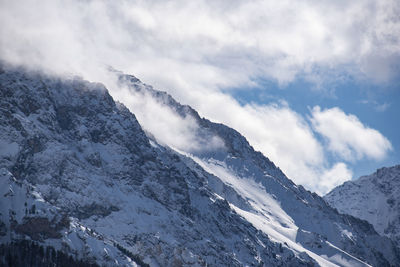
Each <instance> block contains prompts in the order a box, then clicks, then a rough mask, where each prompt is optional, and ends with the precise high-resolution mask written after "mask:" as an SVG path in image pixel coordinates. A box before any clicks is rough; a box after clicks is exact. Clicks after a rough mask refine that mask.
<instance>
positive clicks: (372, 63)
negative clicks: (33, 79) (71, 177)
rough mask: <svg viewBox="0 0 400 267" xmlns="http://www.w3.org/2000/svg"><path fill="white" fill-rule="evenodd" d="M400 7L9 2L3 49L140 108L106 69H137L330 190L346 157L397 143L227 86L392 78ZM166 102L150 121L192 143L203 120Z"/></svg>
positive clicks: (377, 154) (331, 116)
mask: <svg viewBox="0 0 400 267" xmlns="http://www.w3.org/2000/svg"><path fill="white" fill-rule="evenodd" d="M399 13H400V4H399V2H398V1H396V0H383V1H372V0H370V1H363V0H356V1H351V2H349V1H335V2H332V1H316V0H308V1H301V2H299V1H287V0H283V1H239V0H235V1H225V0H219V1H212V2H209V1H195V2H192V1H182V0H176V1H157V0H154V1H127V0H125V1H123V0H122V1H90V0H88V1H67V0H40V1H39V0H27V1H19V0H16V1H0V24H1V25H2V26H1V27H0V37H1V38H0V56H1V59H2V60H5V61H7V62H11V63H14V64H24V65H28V66H30V67H32V68H38V67H39V68H43V69H45V70H46V71H51V72H55V73H74V74H75V73H77V74H81V75H82V76H83V77H85V78H86V79H89V80H93V81H101V82H103V83H105V84H106V85H107V86H108V87H110V88H111V89H112V90H111V93H112V95H113V96H115V97H116V98H117V99H119V100H120V101H121V102H123V103H127V104H128V106H129V104H131V105H132V104H133V102H132V103H131V102H129V101H131V100H130V99H131V98H132V96H130V95H128V94H122V93H121V92H118V91H117V90H116V88H115V87H113V83H112V82H111V81H110V80H109V79H108V78H107V77H108V76H107V75H106V71H105V68H104V67H105V66H108V65H111V66H113V67H114V68H116V69H120V70H122V71H124V72H127V73H133V74H135V75H136V76H138V77H140V78H141V79H142V80H144V81H146V82H147V83H149V84H152V85H154V86H155V87H156V88H158V89H162V90H166V91H168V92H169V93H171V94H172V95H173V96H174V97H175V98H177V99H178V100H179V101H180V102H182V103H187V104H190V105H192V106H193V107H194V108H196V109H197V110H198V111H199V112H200V114H202V115H203V116H206V117H208V118H210V119H212V120H214V121H218V122H223V123H225V124H227V125H229V126H231V127H233V128H235V129H237V130H239V131H240V132H241V133H243V134H244V135H245V136H246V137H247V138H248V139H249V141H250V143H251V144H252V145H254V147H255V148H256V149H258V150H260V151H262V152H263V153H264V154H265V155H267V156H268V157H269V158H271V160H273V161H274V162H275V163H276V164H277V165H278V166H280V167H281V168H282V169H283V170H284V171H285V172H286V173H287V174H288V176H289V177H290V178H292V179H293V180H294V181H295V182H297V183H301V184H303V185H305V186H306V187H307V188H309V189H311V190H314V191H317V192H319V193H324V192H326V191H327V190H328V189H330V188H331V187H332V186H334V185H336V184H337V183H339V182H342V181H344V180H346V179H350V178H351V171H350V170H349V168H348V166H347V165H346V162H348V161H352V160H358V159H360V158H363V157H365V158H372V159H381V158H383V157H385V155H386V154H387V153H388V151H389V150H390V148H391V146H390V143H389V141H388V140H386V139H385V138H384V137H383V136H382V135H381V134H380V133H379V132H377V131H376V130H373V129H370V128H368V127H367V126H364V125H363V124H362V123H361V122H360V121H359V120H358V119H357V118H356V117H355V116H353V115H346V114H345V113H344V112H343V111H341V110H340V109H338V108H334V109H328V110H322V111H321V110H320V109H319V108H318V107H315V108H313V109H312V110H311V114H310V118H311V119H310V120H309V119H308V118H305V117H303V116H302V115H300V114H298V113H296V112H295V111H293V110H292V109H291V108H290V107H289V106H288V105H287V104H285V103H273V104H267V105H255V104H246V105H240V104H239V103H238V102H237V101H236V100H235V99H233V98H232V97H231V96H229V95H228V94H226V93H224V92H226V91H228V92H229V88H233V87H234V88H239V87H257V86H260V85H259V84H258V83H257V81H258V80H259V79H270V80H274V81H277V82H278V83H279V84H281V85H285V84H287V83H290V82H292V81H294V80H296V78H297V77H299V76H301V77H302V78H304V79H305V80H308V81H310V82H312V83H314V84H316V85H317V87H318V86H321V84H322V85H323V84H324V82H326V81H333V80H341V79H346V77H349V76H350V77H353V78H355V79H367V80H371V81H374V82H377V83H379V82H387V81H389V80H390V79H392V78H393V77H394V76H396V74H398V70H399V62H400V19H399V16H398V14H399ZM222 90H223V91H222ZM146 103H150V102H146ZM135 105H140V103H138V102H136V103H135ZM152 105H153V104H151V105H150V104H149V105H148V104H143V103H142V106H141V107H142V108H143V109H147V108H149V107H152ZM157 108H159V109H160V110H159V112H161V114H163V115H165V116H163V117H162V118H161V119H160V120H159V123H160V125H158V126H157V125H152V124H151V123H150V122H149V121H150V120H151V118H148V117H146V116H143V117H142V119H141V123H142V124H143V125H144V126H145V128H148V129H149V130H151V131H153V132H158V130H157V129H161V130H159V131H160V132H164V133H165V132H166V131H167V130H168V125H167V124H166V123H165V121H167V122H169V123H173V124H174V129H175V128H176V129H178V130H177V131H176V132H173V133H172V132H171V134H170V135H168V136H166V137H165V140H164V142H166V143H169V144H171V145H173V146H176V147H179V146H180V147H182V146H184V144H185V143H187V144H190V143H192V142H191V141H192V140H193V139H192V137H191V136H190V133H191V132H192V131H191V130H190V129H191V128H193V127H196V125H193V124H192V122H190V121H184V122H181V121H179V120H175V117H174V115H173V114H170V113H168V112H163V111H164V110H163V107H156V106H154V107H153V109H157ZM162 119H164V120H165V121H164V122H163V121H162ZM338 125H339V126H340V127H338ZM331 129H334V130H335V131H334V132H333V131H332V132H331ZM333 133H335V134H338V135H339V136H336V135H333ZM176 135H179V136H181V139H180V140H186V142H183V143H182V144H181V143H177V141H176V140H177V139H176V138H174V136H176ZM359 135H361V136H362V138H360V139H358V138H357V136H359ZM319 136H323V137H324V138H325V140H327V142H326V143H325V142H320V139H319ZM355 136H356V137H355ZM326 144H327V145H326ZM366 144H367V148H362V146H364V145H366ZM191 149H195V148H191ZM330 153H334V154H335V155H336V156H337V162H330V161H329V160H327V157H328V156H329V155H330Z"/></svg>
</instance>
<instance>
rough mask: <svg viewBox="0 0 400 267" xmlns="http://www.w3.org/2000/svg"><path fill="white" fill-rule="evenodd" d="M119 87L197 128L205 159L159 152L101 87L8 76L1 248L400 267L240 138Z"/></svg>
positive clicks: (372, 235)
mask: <svg viewBox="0 0 400 267" xmlns="http://www.w3.org/2000/svg"><path fill="white" fill-rule="evenodd" d="M117 75H118V77H119V85H120V86H121V87H127V88H128V89H129V90H130V92H131V93H132V97H140V95H144V94H146V95H148V96H149V97H151V98H152V99H154V100H155V101H157V103H159V104H162V105H164V106H165V107H167V108H168V109H170V110H171V111H173V112H175V113H176V114H178V115H179V116H180V117H181V118H186V117H191V118H192V119H193V121H194V122H195V123H196V125H197V126H196V128H195V131H194V134H195V137H196V140H200V143H201V144H203V145H204V146H206V147H207V149H195V150H193V149H191V150H187V151H185V150H184V149H183V150H182V149H180V150H179V151H177V150H174V149H173V147H169V146H168V144H165V143H163V144H160V142H159V139H160V138H159V137H158V136H157V134H155V133H153V134H154V135H152V133H151V132H150V133H149V132H147V133H146V132H144V130H143V129H142V127H141V125H140V124H139V122H138V120H137V119H136V117H135V115H133V114H132V113H131V112H130V111H129V110H128V109H127V108H126V107H125V106H123V105H122V104H119V103H116V102H114V100H113V99H112V97H111V96H110V95H109V93H108V92H107V90H106V88H105V87H104V86H102V85H101V84H95V83H89V82H87V81H84V80H82V79H79V78H63V79H61V78H57V77H50V76H46V75H43V74H40V73H32V72H27V71H25V70H23V69H15V68H10V67H6V66H2V67H1V68H0V183H1V185H0V191H1V195H0V197H1V203H0V213H1V214H0V241H1V243H3V244H6V243H8V242H11V241H13V240H20V239H31V240H34V241H37V242H39V243H40V244H42V245H48V246H53V247H54V248H56V249H57V250H61V251H63V253H67V254H69V255H73V256H74V257H77V258H84V259H85V260H87V261H89V262H97V263H98V264H105V265H112V266H114V265H131V266H136V265H140V266H146V265H147V264H148V265H151V266H206V265H208V266H315V265H322V266H335V265H340V266H365V265H367V263H369V264H372V265H375V266H389V265H396V263H398V262H400V258H399V254H398V251H397V249H396V247H395V246H394V245H393V243H392V242H391V241H390V240H389V239H388V238H385V237H381V236H379V235H378V234H377V233H376V232H375V230H374V229H373V228H372V226H371V225H369V224H368V223H366V222H365V221H361V220H359V219H356V218H354V217H352V216H349V215H341V214H339V213H337V211H336V210H334V209H332V208H330V206H328V205H327V204H326V203H325V201H324V200H323V199H322V198H320V197H318V196H317V195H315V194H312V193H310V192H308V191H306V190H305V189H304V188H302V187H301V186H296V185H295V184H293V182H291V181H290V180H289V179H288V178H287V177H286V176H285V175H284V174H283V173H282V171H280V170H279V168H277V167H276V166H275V165H274V164H273V163H272V162H271V161H269V160H268V159H267V158H266V157H264V156H263V155H262V154H261V153H259V152H255V151H254V150H253V148H252V147H251V146H250V145H249V144H248V142H247V141H246V139H245V138H244V137H243V136H241V135H240V134H239V133H238V132H236V131H235V130H233V129H230V128H229V127H227V126H224V125H222V124H215V123H212V122H210V121H208V120H206V119H202V118H200V117H199V115H198V114H197V112H196V111H194V110H193V109H192V108H190V107H188V106H182V105H180V104H179V103H177V102H176V101H175V100H174V99H173V98H172V97H170V96H169V95H167V94H165V93H162V92H159V91H155V90H154V89H152V88H151V87H149V86H146V85H144V84H142V83H141V82H140V81H139V80H138V79H136V78H135V77H133V76H129V75H123V74H120V73H117ZM129 108H130V110H131V111H133V112H134V113H136V111H135V106H129ZM137 112H138V114H139V113H141V112H143V110H142V111H140V110H137ZM139 121H140V117H139ZM207 140H208V141H210V140H218V142H217V143H219V145H218V146H207V142H208V141H207Z"/></svg>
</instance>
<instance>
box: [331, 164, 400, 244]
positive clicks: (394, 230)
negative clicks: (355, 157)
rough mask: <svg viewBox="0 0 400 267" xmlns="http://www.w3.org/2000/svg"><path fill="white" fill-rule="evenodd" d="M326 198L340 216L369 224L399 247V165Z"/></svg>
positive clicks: (384, 169)
mask: <svg viewBox="0 0 400 267" xmlns="http://www.w3.org/2000/svg"><path fill="white" fill-rule="evenodd" d="M324 198H325V199H326V200H327V201H328V202H329V203H330V204H331V205H332V206H333V207H335V208H337V209H338V211H339V212H341V213H345V214H350V215H353V216H355V217H358V218H361V219H363V220H366V221H368V222H369V223H371V224H372V225H373V226H374V228H375V229H376V231H377V232H378V233H380V234H381V235H384V236H388V237H390V238H392V239H393V240H394V241H395V242H396V243H397V245H398V246H399V247H400V165H397V166H393V167H389V168H381V169H379V170H377V171H376V172H375V173H373V174H371V175H367V176H362V177H360V178H359V179H357V180H355V181H349V182H346V183H344V184H343V185H340V186H338V187H336V188H334V189H333V190H332V191H331V192H329V193H328V194H327V195H326V196H325V197H324Z"/></svg>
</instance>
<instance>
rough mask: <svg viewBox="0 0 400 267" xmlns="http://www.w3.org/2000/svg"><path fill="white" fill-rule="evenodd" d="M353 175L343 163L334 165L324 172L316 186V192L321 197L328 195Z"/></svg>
mask: <svg viewBox="0 0 400 267" xmlns="http://www.w3.org/2000/svg"><path fill="white" fill-rule="evenodd" d="M352 176H353V174H352V171H351V170H349V169H348V167H347V165H346V164H345V163H343V162H339V163H336V164H335V165H334V166H333V167H332V168H331V169H329V170H326V171H325V172H324V173H323V174H322V175H321V177H320V181H319V183H317V185H316V187H317V188H316V191H317V192H318V193H320V194H322V195H324V194H325V193H328V192H329V191H330V190H332V189H333V188H335V187H336V186H338V185H340V184H342V183H344V182H346V181H348V180H350V179H351V178H352Z"/></svg>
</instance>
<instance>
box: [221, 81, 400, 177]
mask: <svg viewBox="0 0 400 267" xmlns="http://www.w3.org/2000/svg"><path fill="white" fill-rule="evenodd" d="M259 84H260V86H258V87H256V88H251V90H249V88H235V89H234V90H230V91H229V92H230V93H231V94H232V96H233V97H234V98H235V99H237V100H238V101H239V102H240V103H241V104H242V105H243V104H246V103H249V102H254V103H257V104H260V105H262V104H268V103H271V102H276V101H279V100H284V101H286V102H287V103H288V105H289V106H290V107H291V108H292V109H293V110H295V111H296V112H298V113H300V114H302V115H303V116H304V117H307V116H310V107H313V106H317V105H319V106H320V107H321V108H332V107H339V108H340V109H342V110H343V111H345V112H346V113H350V114H354V115H356V116H357V117H358V118H359V119H360V121H362V122H363V123H364V124H365V125H367V126H368V127H371V128H374V129H377V130H379V132H381V133H382V134H383V135H384V136H386V137H387V138H388V139H389V141H390V142H391V144H392V147H393V149H392V150H391V151H390V152H388V153H387V156H386V157H385V158H383V159H381V160H371V159H363V160H359V161H356V162H354V163H351V162H350V163H348V164H350V165H351V167H352V170H353V178H357V177H360V176H362V175H367V174H370V173H372V172H374V171H375V170H376V169H378V168H381V167H383V166H386V167H388V166H393V165H397V164H400V154H399V151H400V134H399V133H400V117H399V115H400V106H399V103H400V75H399V77H395V78H393V79H392V80H390V81H388V82H385V83H383V84H380V83H376V82H373V81H360V80H354V79H351V78H350V79H346V80H345V81H341V82H340V83H334V84H325V85H324V88H315V85H314V84H312V83H310V82H307V81H304V80H302V79H301V78H298V79H296V80H295V81H293V82H291V83H290V84H287V85H285V86H282V85H279V84H278V83H277V82H274V81H271V80H264V81H261V82H259ZM312 88H313V89H312ZM310 89H311V90H310ZM318 138H319V139H320V140H321V142H324V140H323V138H322V137H321V136H318ZM329 160H330V161H334V160H335V157H334V155H330V158H329Z"/></svg>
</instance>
